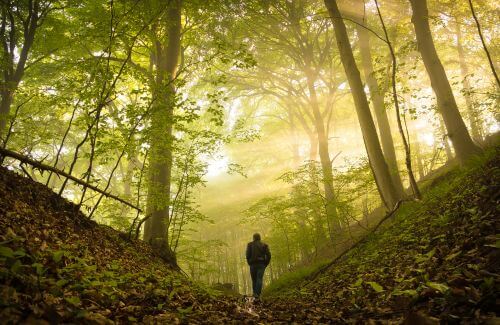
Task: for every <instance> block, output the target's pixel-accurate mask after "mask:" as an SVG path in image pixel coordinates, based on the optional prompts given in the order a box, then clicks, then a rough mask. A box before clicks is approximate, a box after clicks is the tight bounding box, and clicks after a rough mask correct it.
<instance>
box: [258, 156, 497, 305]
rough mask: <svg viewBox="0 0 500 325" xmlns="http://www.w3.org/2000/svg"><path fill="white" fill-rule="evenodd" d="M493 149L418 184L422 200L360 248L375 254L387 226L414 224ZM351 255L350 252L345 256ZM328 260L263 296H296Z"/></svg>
mask: <svg viewBox="0 0 500 325" xmlns="http://www.w3.org/2000/svg"><path fill="white" fill-rule="evenodd" d="M496 154H497V153H496V150H495V148H491V149H488V150H487V151H485V153H484V154H483V155H481V156H477V157H474V158H472V159H471V160H470V161H469V162H468V163H467V164H466V165H465V166H463V167H462V168H460V167H458V166H456V165H455V166H453V167H451V168H444V169H443V170H442V172H441V173H439V174H436V175H435V176H434V178H433V179H430V180H426V181H425V182H423V184H420V186H421V191H422V194H423V199H422V201H419V202H405V203H404V204H402V205H401V206H400V208H399V210H398V211H397V212H396V213H395V215H394V216H393V218H392V222H390V221H389V220H388V222H386V223H385V224H383V225H382V226H381V228H379V230H378V231H377V232H376V233H374V234H370V235H368V236H369V238H368V241H367V242H366V243H365V244H364V245H363V246H364V249H367V250H374V251H376V247H375V246H376V245H377V244H378V241H377V240H376V239H379V238H380V237H385V235H388V234H384V233H383V232H384V229H387V228H388V227H390V226H395V227H396V228H400V227H405V225H408V223H411V222H413V218H412V217H413V216H415V213H419V211H424V212H425V209H426V207H427V206H428V205H432V204H433V203H436V202H439V201H440V200H442V199H443V198H444V197H445V196H447V195H448V194H450V193H451V192H453V191H454V190H455V189H456V188H457V187H458V186H459V185H461V183H462V182H463V181H464V179H465V177H466V176H467V175H468V174H470V173H472V172H474V171H475V170H477V169H479V168H482V166H483V165H484V164H485V163H486V162H487V161H488V160H490V159H492V158H493V157H494V156H495V155H496ZM441 217H442V218H439V219H438V220H434V221H433V223H434V222H435V223H436V225H437V224H439V223H441V224H443V223H446V222H447V216H446V215H443V216H441ZM350 255H352V254H351V252H350V253H348V255H347V256H346V257H347V258H350V257H349V256H350ZM329 262H330V261H329V260H322V261H319V262H316V263H314V264H311V265H306V266H302V267H299V268H297V269H295V270H293V271H291V272H289V273H286V274H284V275H282V276H281V277H280V278H278V279H277V280H275V281H273V282H272V283H271V284H270V285H269V286H267V287H266V288H265V290H264V296H266V297H277V296H286V295H289V294H293V293H296V292H297V291H300V287H301V285H302V284H304V283H305V282H306V280H307V279H308V278H309V277H310V275H312V274H314V273H316V272H317V271H318V270H320V269H321V268H322V267H324V266H325V265H326V264H328V263H329Z"/></svg>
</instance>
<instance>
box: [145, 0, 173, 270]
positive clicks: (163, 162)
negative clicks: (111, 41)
mask: <svg viewBox="0 0 500 325" xmlns="http://www.w3.org/2000/svg"><path fill="white" fill-rule="evenodd" d="M167 15H168V19H167V20H166V21H167V23H168V26H167V29H168V40H167V42H166V45H165V46H164V45H163V44H162V43H161V42H160V40H158V39H157V40H156V41H155V44H154V45H155V53H154V54H155V55H154V60H155V64H156V78H155V84H154V85H153V100H155V104H154V105H153V107H152V113H151V129H150V142H151V148H150V158H149V184H148V198H147V212H146V213H147V215H151V217H150V218H149V219H148V220H147V221H146V225H145V228H144V240H146V241H148V242H150V243H151V244H152V246H153V247H154V248H155V249H157V250H158V251H159V252H160V253H161V254H162V255H163V256H164V257H165V258H167V259H168V260H170V261H172V262H174V263H175V262H176V261H175V255H174V253H173V252H172V249H171V248H170V246H169V245H168V227H169V221H170V218H169V216H170V187H171V181H172V179H171V175H172V142H173V135H172V131H173V110H174V106H175V88H174V85H173V81H174V78H175V74H176V71H177V66H178V61H179V53H180V36H181V0H174V1H171V2H170V4H169V8H168V13H167Z"/></svg>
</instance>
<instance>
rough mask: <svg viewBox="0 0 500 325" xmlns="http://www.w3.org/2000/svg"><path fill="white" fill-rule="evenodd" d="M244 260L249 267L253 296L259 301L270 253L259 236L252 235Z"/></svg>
mask: <svg viewBox="0 0 500 325" xmlns="http://www.w3.org/2000/svg"><path fill="white" fill-rule="evenodd" d="M246 258H247V263H248V265H249V266H250V276H251V277H252V291H253V296H254V297H255V298H256V299H259V297H260V293H261V292H262V284H263V283H262V279H263V278H264V271H265V270H266V267H267V266H268V265H269V262H271V251H270V250H269V246H268V245H267V244H266V243H264V242H262V241H261V239H260V234H257V233H256V234H254V235H253V241H252V242H250V243H248V245H247V251H246Z"/></svg>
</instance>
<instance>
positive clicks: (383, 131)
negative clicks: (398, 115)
mask: <svg viewBox="0 0 500 325" xmlns="http://www.w3.org/2000/svg"><path fill="white" fill-rule="evenodd" d="M356 28H357V33H358V37H359V51H360V54H361V62H362V67H363V73H364V76H365V80H366V84H367V85H368V89H369V90H370V98H371V100H372V103H373V111H374V113H375V116H376V118H377V124H378V131H379V134H380V142H381V144H382V150H383V152H384V156H385V159H386V161H387V165H388V166H389V169H390V172H391V176H392V179H393V182H394V186H395V187H396V190H397V191H398V192H400V193H401V194H400V195H403V193H404V190H403V183H402V181H401V176H400V174H399V169H398V162H397V158H396V150H395V149H394V141H393V139H392V133H391V126H390V124H389V118H388V117H387V110H386V107H385V104H384V96H383V94H382V92H381V89H380V87H379V85H378V82H377V79H376V78H375V76H374V71H373V63H372V55H371V51H370V35H369V32H368V31H367V30H366V29H365V28H363V27H361V26H359V25H356Z"/></svg>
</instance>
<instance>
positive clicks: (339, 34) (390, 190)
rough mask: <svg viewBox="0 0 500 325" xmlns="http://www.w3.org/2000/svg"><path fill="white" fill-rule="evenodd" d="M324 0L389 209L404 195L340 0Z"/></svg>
mask: <svg viewBox="0 0 500 325" xmlns="http://www.w3.org/2000/svg"><path fill="white" fill-rule="evenodd" d="M324 1H325V5H326V7H327V9H328V12H329V14H330V18H331V19H332V22H333V26H334V30H335V36H336V40H337V47H338V49H339V52H340V58H341V61H342V65H343V66H344V70H345V73H346V75H347V80H348V81H349V86H350V88H351V92H352V96H353V99H354V104H355V107H356V113H357V115H358V120H359V124H360V127H361V132H362V134H363V140H364V142H365V147H366V151H367V154H368V159H369V160H370V164H371V166H372V170H373V174H374V177H375V179H376V181H377V183H378V185H379V190H380V192H381V193H380V195H381V197H382V199H383V201H384V202H386V203H387V204H388V208H389V209H392V208H393V207H394V206H395V205H396V203H397V202H398V201H399V200H400V199H401V198H402V197H401V195H400V194H398V191H397V190H396V187H395V186H394V182H393V180H392V176H391V173H390V171H389V167H388V166H387V163H386V161H385V158H384V155H383V153H382V148H381V147H380V142H379V140H378V135H377V130H376V128H375V123H374V121H373V118H372V115H371V112H370V106H369V105H368V99H367V98H366V94H365V92H364V87H363V83H362V81H361V76H360V73H359V70H358V67H357V65H356V61H355V60H354V55H353V53H352V48H351V44H350V43H349V37H348V35H347V30H346V27H345V24H344V21H343V20H342V17H341V15H340V11H339V8H338V6H337V1H336V0H324Z"/></svg>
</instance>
